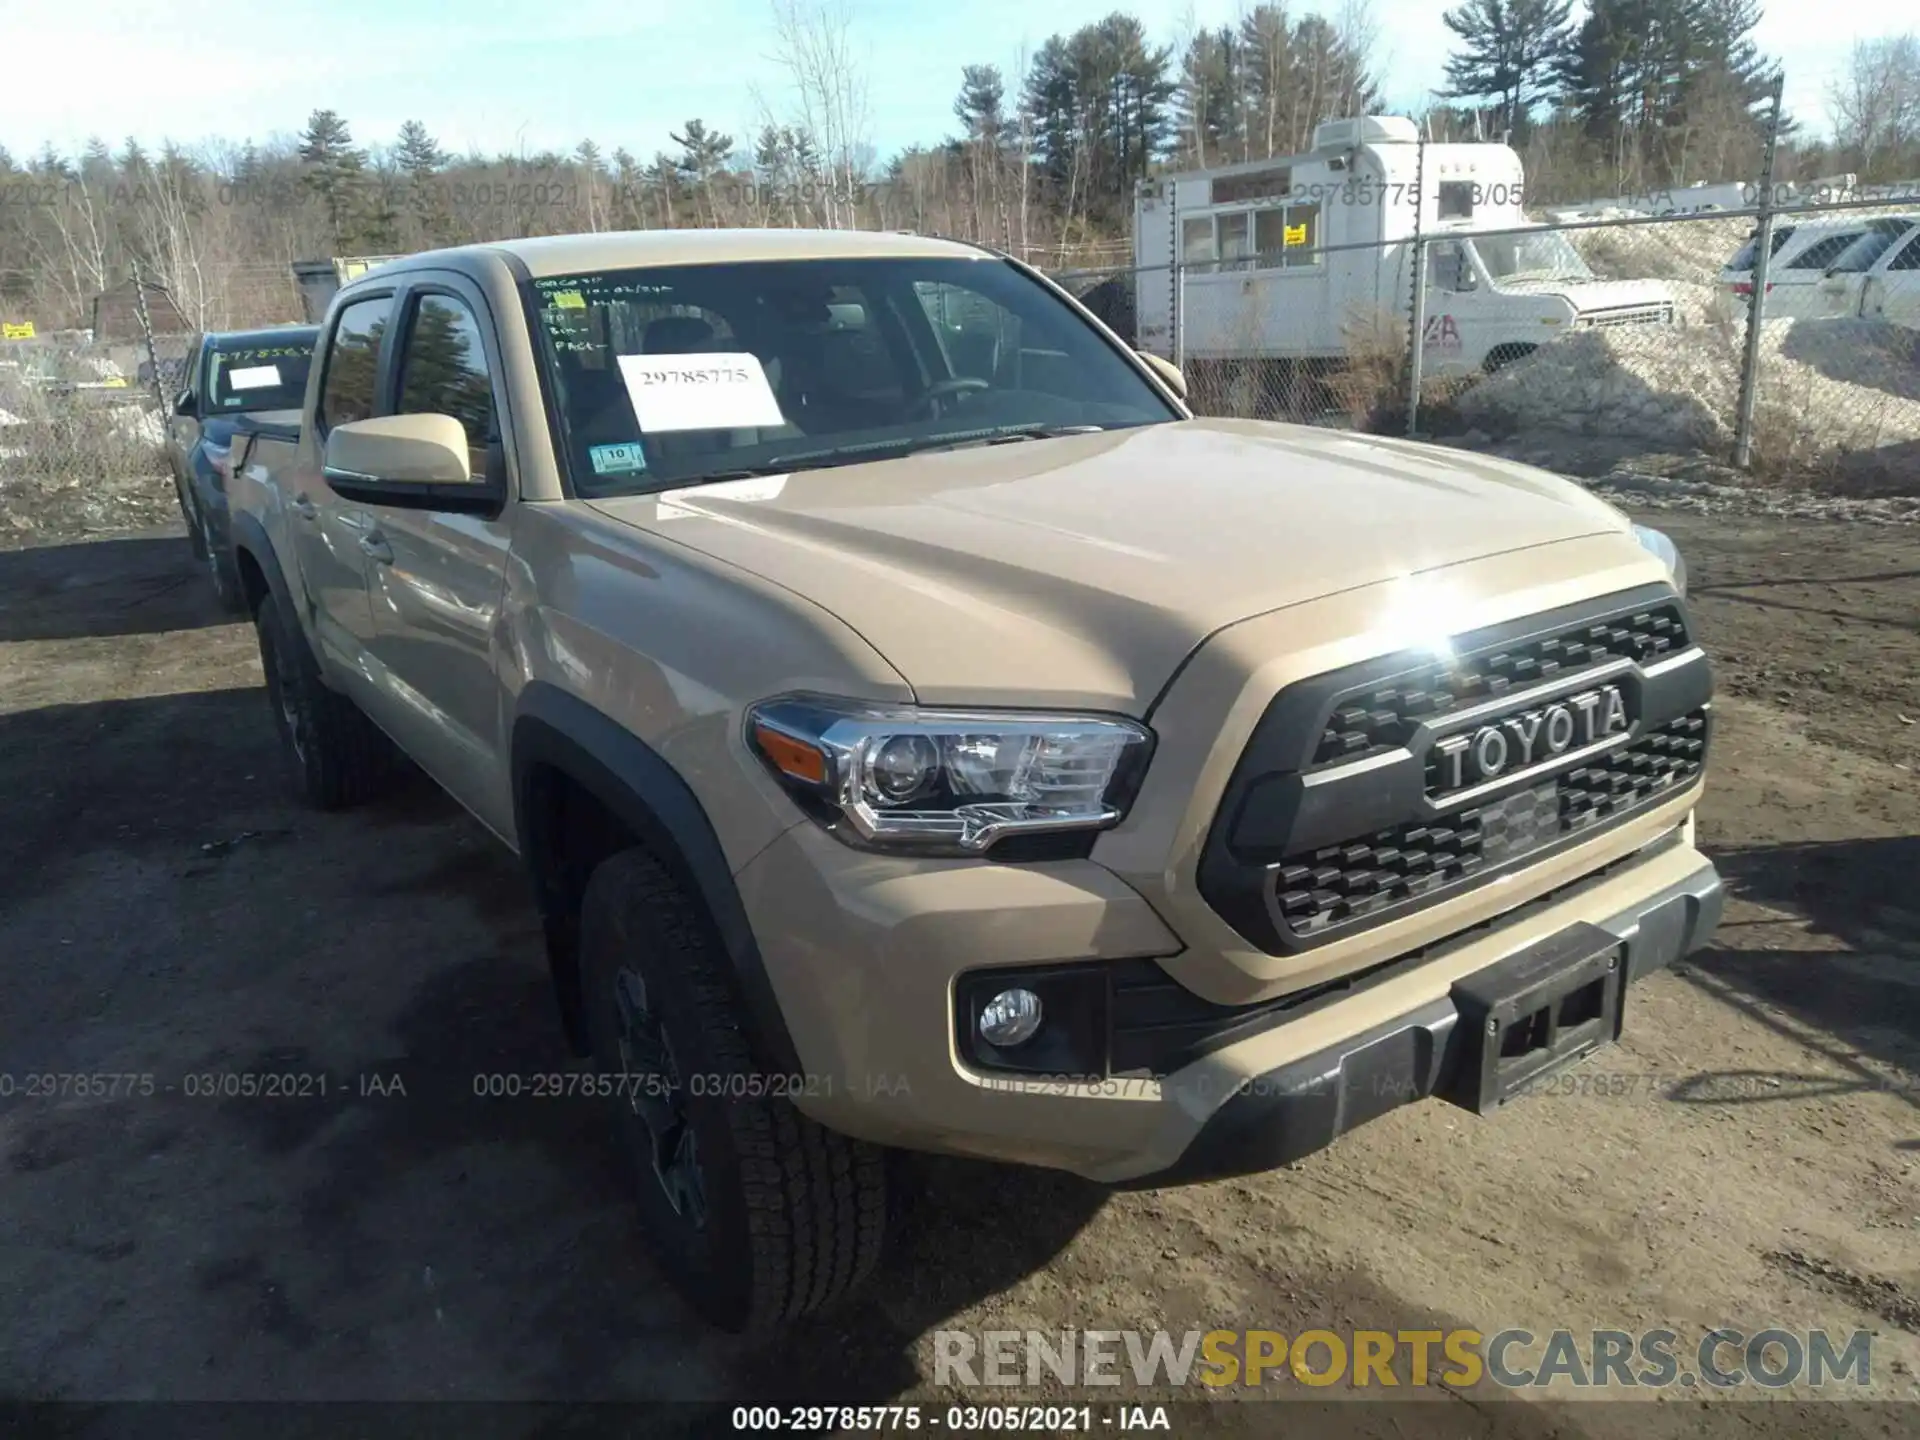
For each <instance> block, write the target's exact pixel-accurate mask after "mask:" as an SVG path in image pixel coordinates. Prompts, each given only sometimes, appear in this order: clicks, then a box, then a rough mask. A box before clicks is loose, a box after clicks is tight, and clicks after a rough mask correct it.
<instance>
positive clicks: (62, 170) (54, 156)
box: [31, 140, 78, 180]
mask: <svg viewBox="0 0 1920 1440" xmlns="http://www.w3.org/2000/svg"><path fill="white" fill-rule="evenodd" d="M31 168H32V170H33V172H34V173H35V174H36V175H43V176H46V177H47V178H48V179H53V180H73V179H76V178H78V177H77V175H76V173H75V171H74V168H73V166H72V165H71V164H69V163H68V161H67V158H66V156H64V155H62V154H61V153H60V152H59V151H58V150H56V149H54V148H53V142H52V141H51V140H49V141H47V142H46V144H44V145H42V146H41V147H40V153H39V154H38V155H36V156H34V158H33V165H32V167H31Z"/></svg>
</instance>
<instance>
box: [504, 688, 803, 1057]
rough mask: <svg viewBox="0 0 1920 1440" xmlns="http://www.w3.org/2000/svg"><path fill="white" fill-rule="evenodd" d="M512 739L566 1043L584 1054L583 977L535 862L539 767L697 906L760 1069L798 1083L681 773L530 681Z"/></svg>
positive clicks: (746, 932)
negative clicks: (570, 785)
mask: <svg viewBox="0 0 1920 1440" xmlns="http://www.w3.org/2000/svg"><path fill="white" fill-rule="evenodd" d="M512 737H513V738H512V742H511V744H512V762H511V763H512V783H513V811H514V828H515V830H516V832H517V841H518V844H519V849H520V853H521V855H522V857H523V858H524V859H525V861H526V863H527V867H528V870H529V871H530V873H531V874H532V877H533V881H534V888H535V893H536V898H537V900H538V902H539V906H540V911H541V915H542V917H543V919H544V920H545V921H546V926H547V936H548V950H549V954H548V960H549V963H550V964H551V965H553V967H554V971H555V973H554V981H555V984H556V987H557V988H558V991H559V996H560V1000H561V1006H562V1010H563V1013H564V1014H565V1016H566V1019H567V1024H568V1034H569V1039H570V1040H572V1041H573V1043H574V1045H575V1046H576V1048H578V1049H581V1050H584V1048H585V1045H584V1039H585V1037H584V1035H582V1034H581V1033H579V1030H578V1028H577V1026H578V1013H577V1007H575V1006H573V1001H574V1000H575V999H577V997H578V976H577V973H574V974H570V973H569V969H568V967H570V966H571V965H572V964H573V963H574V960H575V958H576V957H575V955H574V954H573V953H572V952H571V950H570V948H569V947H570V942H571V939H572V937H571V935H570V934H569V933H568V930H567V925H566V923H565V918H564V912H565V911H566V910H567V909H568V908H569V905H568V902H567V899H566V897H565V895H564V892H563V890H562V887H561V883H560V882H561V879H562V877H560V876H559V875H557V874H556V873H554V872H552V871H551V870H550V869H549V868H548V867H546V866H544V865H542V864H541V863H540V861H539V859H538V858H537V857H539V856H540V855H541V854H543V853H544V851H545V849H546V847H547V845H548V837H547V836H545V835H543V834H541V833H540V827H541V825H542V811H541V809H540V807H539V806H537V805H535V804H534V803H533V799H534V797H533V794H532V785H533V779H534V775H535V772H536V769H537V768H538V767H543V766H544V767H551V768H553V769H555V770H557V771H559V772H560V773H561V774H563V775H565V776H566V777H567V778H568V779H570V780H572V781H573V782H574V783H575V784H577V785H579V786H580V787H581V788H582V789H584V790H585V791H587V793H589V794H590V795H592V796H593V797H594V798H595V799H596V800H598V801H599V802H600V803H601V804H602V805H603V806H605V807H606V809H607V810H608V811H609V812H610V813H611V814H612V815H613V816H614V818H615V819H617V820H618V821H619V822H620V824H621V825H622V826H624V827H625V828H626V829H627V831H628V832H629V833H630V834H632V835H633V836H634V837H635V838H636V839H637V840H638V841H639V842H640V843H641V844H642V845H644V846H645V847H646V849H647V850H648V851H650V852H651V853H652V854H653V855H654V857H655V858H656V859H658V860H659V861H660V862H661V863H662V864H663V865H665V866H666V867H667V869H668V871H669V872H670V873H671V874H672V875H673V876H674V878H675V879H676V880H677V881H679V883H680V884H681V885H682V886H684V887H685V888H686V890H687V891H688V893H689V894H691V895H693V896H695V897H696V898H698V899H699V900H700V902H701V903H702V904H703V906H704V907H705V909H706V912H707V914H708V916H709V917H710V918H711V920H712V923H713V927H714V933H715V934H716V936H717V937H718V939H719V941H720V946H721V949H722V952H723V953H724V954H725V955H726V957H727V960H728V962H729V964H730V966H731V968H732V970H733V973H734V976H735V979H736V980H737V982H738V984H739V990H740V995H741V997H742V999H743V1000H744V1002H745V1005H746V1017H745V1018H746V1021H747V1025H748V1036H747V1038H748V1041H749V1044H750V1045H751V1047H752V1050H753V1054H754V1057H755V1059H756V1060H757V1061H758V1062H759V1063H760V1064H762V1065H763V1066H766V1067H767V1068H768V1069H769V1070H770V1071H771V1072H772V1073H785V1074H793V1075H797V1074H798V1073H799V1071H800V1065H799V1059H798V1056H797V1053H796V1051H795V1049H794V1045H793V1037H792V1035H791V1034H790V1033H789V1031H788V1029H787V1025H786V1020H785V1017H784V1016H783V1015H782V1014H781V1010H780V1003H779V1000H778V998H777V997H776V996H775V994H774V990H773V983H772V981H771V980H770V979H769V977H768V975H767V969H766V962H765V960H764V959H763V957H762V956H761V953H760V947H759V944H758V942H757V941H756V940H755V939H754V935H753V927H752V925H751V924H750V923H749V922H748V919H747V910H746V905H745V904H744V902H742V900H741V898H740V888H739V886H738V885H736V884H735V883H734V878H733V871H732V868H731V867H730V866H729V865H728V863H727V857H726V852H725V851H724V850H723V849H722V848H721V846H720V837H719V835H718V834H717V833H716V832H715V831H714V828H713V822H712V821H711V820H709V819H708V818H707V812H706V809H705V807H704V806H702V805H701V803H700V800H699V797H698V796H696V795H695V794H694V793H693V789H692V787H690V786H689V785H688V784H687V782H686V781H685V780H684V779H682V778H681V776H680V773H679V771H677V770H675V769H674V768H673V766H672V765H671V764H669V763H668V762H667V761H666V760H665V759H664V758H662V756H661V755H660V754H659V752H658V751H656V750H654V749H653V747H651V746H650V745H648V744H647V743H646V742H645V741H644V740H642V739H640V738H639V737H638V736H637V735H635V734H634V733H633V732H632V731H630V730H628V729H627V728H626V727H625V726H623V725H621V724H619V723H618V722H617V721H615V720H613V719H611V718H609V717H608V716H606V715H605V714H603V713H601V712H600V711H599V710H596V709H595V708H594V707H593V706H591V705H589V704H588V703H587V702H586V701H584V700H582V699H580V698H579V697H577V696H575V695H571V694H569V693H567V692H566V691H564V690H561V689H559V688H558V687H556V686H553V685H550V684H547V683H545V682H543V681H538V680H536V681H533V682H532V683H530V684H528V685H527V686H526V687H525V688H524V689H523V690H522V691H521V692H520V695H519V698H518V701H517V703H516V704H515V707H514V718H513V731H512ZM557 921H558V922H560V923H559V924H558V925H557V926H556V922H557ZM556 942H557V943H556ZM569 985H571V986H572V987H573V988H572V989H571V990H569V988H568V987H569Z"/></svg>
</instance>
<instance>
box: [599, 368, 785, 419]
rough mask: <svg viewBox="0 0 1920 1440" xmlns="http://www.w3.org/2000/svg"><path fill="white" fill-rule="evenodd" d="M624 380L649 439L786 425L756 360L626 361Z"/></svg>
mask: <svg viewBox="0 0 1920 1440" xmlns="http://www.w3.org/2000/svg"><path fill="white" fill-rule="evenodd" d="M620 377H621V378H622V379H623V380H625V381H626V382H627V395H628V397H629V398H630V399H631V400H632V401H633V414H634V418H635V419H636V420H638V421H639V422H640V429H641V431H642V432H643V433H645V434H649V435H657V434H660V433H662V432H665V431H671V430H734V429H750V428H754V427H757V426H762V425H767V426H777V425H784V424H786V423H787V419H786V416H784V415H782V414H781V413H780V402H779V401H778V400H776V399H774V398H773V387H772V386H771V385H769V384H767V372H766V371H765V370H763V369H762V368H761V366H760V357H759V356H757V355H746V354H740V355H734V354H722V355H622V356H621V357H620Z"/></svg>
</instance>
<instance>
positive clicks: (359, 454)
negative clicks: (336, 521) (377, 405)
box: [325, 415, 483, 489]
mask: <svg viewBox="0 0 1920 1440" xmlns="http://www.w3.org/2000/svg"><path fill="white" fill-rule="evenodd" d="M325 464H326V471H327V483H328V484H330V485H334V486H335V488H336V489H338V488H339V485H338V484H335V482H336V481H337V482H344V483H345V484H348V485H362V484H372V485H392V486H396V487H400V486H420V485H470V486H475V487H476V488H478V486H479V484H481V483H483V482H476V481H475V480H474V478H473V469H472V464H471V462H470V460H469V457H468V452H467V432H466V431H465V430H464V429H463V428H461V425H460V422H459V421H458V420H456V419H454V418H453V417H452V416H451V415H379V416H375V417H374V418H373V419H371V420H353V421H349V422H348V423H347V424H345V425H336V426H334V427H333V429H332V430H330V431H328V432H327V444H326V459H325Z"/></svg>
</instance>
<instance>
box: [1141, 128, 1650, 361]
mask: <svg viewBox="0 0 1920 1440" xmlns="http://www.w3.org/2000/svg"><path fill="white" fill-rule="evenodd" d="M1422 148H1423V147H1422V146H1421V144H1420V136H1419V131H1418V129H1417V128H1416V127H1415V125H1414V123H1413V122H1412V121H1411V120H1406V119H1402V118H1399V117H1397V116H1365V117H1361V118H1356V119H1349V120H1330V121H1327V122H1326V123H1325V124H1323V125H1321V126H1319V127H1318V128H1317V129H1316V130H1315V132H1314V137H1313V149H1312V150H1311V151H1310V152H1309V153H1307V154H1305V155H1291V156H1284V157H1276V158H1274V159H1271V160H1259V161H1254V162H1252V163H1249V164H1240V165H1228V166H1222V167H1220V168H1217V169H1212V170H1195V171H1188V172H1184V173H1181V174H1175V175H1167V176H1162V177H1158V178H1155V179H1152V180H1146V181H1142V182H1141V183H1140V184H1139V185H1138V186H1137V187H1136V191H1135V199H1134V220H1133V243H1134V263H1135V264H1136V266H1139V267H1141V268H1140V273H1139V274H1138V276H1137V294H1136V295H1135V296H1134V297H1133V299H1134V305H1135V307H1136V312H1135V314H1136V325H1137V333H1136V337H1135V338H1136V342H1137V343H1138V344H1139V345H1140V347H1141V348H1142V349H1144V350H1149V351H1152V352H1153V353H1155V354H1158V355H1162V356H1165V357H1167V358H1168V359H1178V360H1179V361H1180V363H1182V364H1184V365H1187V366H1189V367H1197V368H1199V369H1200V370H1202V371H1204V370H1205V369H1206V367H1207V366H1208V365H1209V364H1212V363H1215V362H1225V363H1226V364H1228V365H1229V366H1232V367H1233V368H1235V369H1238V368H1240V365H1239V362H1254V363H1256V364H1261V365H1268V364H1271V365H1274V366H1276V367H1279V368H1281V369H1289V368H1294V367H1298V365H1299V363H1300V362H1310V368H1311V370H1312V371H1313V372H1316V373H1318V372H1324V371H1325V370H1326V369H1327V368H1328V365H1327V363H1326V362H1331V361H1336V360H1345V359H1346V358H1348V357H1349V356H1351V355H1352V354H1353V350H1354V345H1355V341H1356V336H1359V335H1363V334H1378V335H1381V336H1383V337H1384V338H1385V339H1386V340H1387V342H1388V343H1389V344H1392V343H1395V342H1397V341H1398V340H1399V337H1402V336H1404V335H1405V333H1406V329H1405V327H1406V326H1407V323H1408V318H1409V316H1410V314H1411V307H1412V303H1413V284H1412V275H1411V273H1410V271H1409V269H1408V264H1409V256H1410V255H1411V253H1412V247H1411V244H1410V243H1409V242H1410V241H1411V240H1412V238H1413V235H1414V232H1415V226H1416V222H1417V223H1418V226H1419V228H1420V230H1421V231H1422V232H1423V234H1424V235H1425V237H1426V240H1427V245H1426V250H1427V256H1428V285H1427V295H1426V322H1425V327H1424V336H1425V338H1424V345H1423V351H1424V353H1423V356H1422V368H1423V370H1424V371H1425V373H1427V374H1428V375H1444V374H1449V373H1452V374H1462V373H1478V372H1491V371H1493V370H1496V369H1498V368H1499V367H1500V366H1502V365H1504V364H1508V363H1510V362H1512V361H1513V360H1515V359H1518V358H1520V357H1521V356H1523V355H1527V354H1529V353H1531V352H1532V351H1534V350H1536V349H1538V348H1539V347H1540V346H1541V345H1542V344H1544V343H1546V342H1548V341H1551V340H1553V339H1555V338H1556V337H1558V336H1560V335H1562V334H1565V333H1566V332H1568V331H1570V330H1574V329H1578V328H1582V327H1585V326H1592V325H1641V324H1665V325H1670V324H1672V323H1673V320H1674V297H1673V292H1672V291H1671V290H1670V289H1669V288H1668V287H1667V286H1666V285H1665V284H1663V283H1661V282H1659V281H1656V280H1616V281H1603V280H1599V279H1597V278H1595V276H1594V274H1593V272H1592V271H1591V270H1590V269H1588V267H1587V264H1586V262H1585V261H1584V260H1582V259H1581V257H1580V253H1579V252H1578V251H1577V250H1576V249H1575V248H1574V247H1573V245H1572V243H1571V242H1570V241H1569V240H1568V239H1567V237H1566V236H1565V235H1564V234H1562V233H1560V232H1558V231H1556V230H1551V229H1547V228H1545V227H1543V226H1538V225H1530V224H1529V221H1528V219H1527V216H1526V212H1525V210H1524V209H1523V201H1524V199H1525V194H1524V190H1525V176H1524V174H1523V172H1522V167H1521V163H1520V157H1519V156H1518V155H1517V154H1515V153H1514V151H1513V150H1512V149H1511V148H1509V147H1508V146H1505V145H1498V144H1484V143H1477V142H1475V143H1459V144H1429V145H1426V146H1425V147H1424V149H1425V152H1426V153H1425V155H1424V157H1422V155H1421V153H1420V152H1421V150H1422ZM1521 227H1526V228H1525V229H1524V230H1522V233H1518V234H1512V233H1509V234H1486V233H1481V232H1487V231H1513V230H1516V229H1520V228H1521ZM1342 246H1360V247H1364V248H1356V249H1341V248H1338V247H1342ZM1176 260H1177V261H1178V262H1180V263H1179V265H1178V267H1177V270H1178V274H1176V266H1175V263H1174V262H1175V261H1176ZM1176 320H1177V322H1178V334H1177V336H1176ZM1176 348H1178V350H1179V351H1180V354H1179V355H1178V356H1176V355H1175V350H1176ZM1270 393H1274V392H1270Z"/></svg>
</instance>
